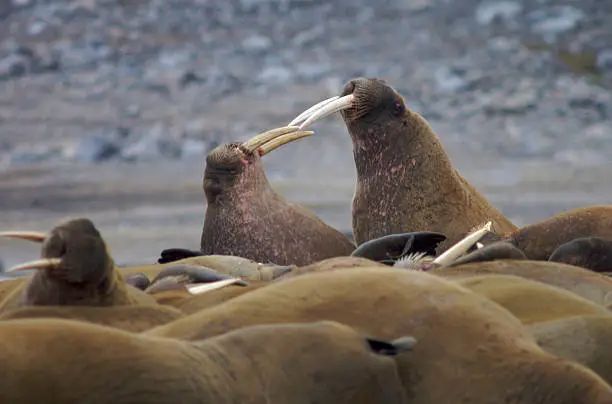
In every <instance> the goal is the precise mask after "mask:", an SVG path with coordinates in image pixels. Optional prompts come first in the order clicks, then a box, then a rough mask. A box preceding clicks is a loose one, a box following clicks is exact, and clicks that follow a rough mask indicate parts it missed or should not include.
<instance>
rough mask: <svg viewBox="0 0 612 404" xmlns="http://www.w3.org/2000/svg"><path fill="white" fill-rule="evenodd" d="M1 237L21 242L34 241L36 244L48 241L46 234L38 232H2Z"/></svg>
mask: <svg viewBox="0 0 612 404" xmlns="http://www.w3.org/2000/svg"><path fill="white" fill-rule="evenodd" d="M0 237H9V238H18V239H21V240H27V241H33V242H35V243H42V242H43V241H45V240H46V239H47V235H46V234H45V233H40V232H38V231H2V232H0Z"/></svg>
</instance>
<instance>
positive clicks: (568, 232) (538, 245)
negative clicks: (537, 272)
mask: <svg viewBox="0 0 612 404" xmlns="http://www.w3.org/2000/svg"><path fill="white" fill-rule="evenodd" d="M580 237H612V205H595V206H587V207H583V208H578V209H572V210H568V211H567V212H563V213H559V214H557V215H554V216H552V217H550V218H548V219H545V220H541V221H539V222H536V223H533V224H529V225H527V226H523V227H521V228H520V229H516V230H514V231H510V232H508V233H506V234H503V235H502V236H501V238H502V240H504V241H507V242H510V243H512V244H514V245H515V246H516V247H518V248H519V249H520V250H522V251H523V252H524V253H525V255H526V256H527V258H529V259H532V260H542V261H546V260H547V259H548V258H549V257H550V255H551V254H552V253H553V252H554V251H555V249H557V247H559V246H561V245H562V244H565V243H568V242H570V241H572V240H574V239H576V238H580Z"/></svg>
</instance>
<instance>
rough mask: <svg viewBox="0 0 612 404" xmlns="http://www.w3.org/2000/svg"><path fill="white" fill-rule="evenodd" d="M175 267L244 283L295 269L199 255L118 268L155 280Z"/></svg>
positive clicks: (240, 258) (215, 255) (125, 273)
mask: <svg viewBox="0 0 612 404" xmlns="http://www.w3.org/2000/svg"><path fill="white" fill-rule="evenodd" d="M177 265H195V266H199V267H203V268H204V269H205V270H213V271H215V272H217V273H219V274H223V275H228V276H231V277H238V278H242V279H243V280H245V281H264V282H267V281H271V280H273V279H276V278H278V277H279V276H281V275H283V274H285V273H287V272H290V271H291V270H292V269H294V268H296V266H295V265H276V264H271V263H261V262H256V261H253V260H250V259H248V258H243V257H237V256H234V255H217V254H213V255H201V256H193V257H190V258H185V259H181V260H178V261H172V262H169V263H165V264H150V265H136V266H126V267H121V268H119V272H121V273H122V274H123V276H130V275H133V274H135V273H144V274H145V275H147V276H148V277H149V279H151V280H153V279H155V278H156V277H157V276H158V275H159V274H160V273H163V271H164V270H166V269H167V268H172V267H176V266H177Z"/></svg>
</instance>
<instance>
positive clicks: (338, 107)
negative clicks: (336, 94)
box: [299, 94, 355, 129]
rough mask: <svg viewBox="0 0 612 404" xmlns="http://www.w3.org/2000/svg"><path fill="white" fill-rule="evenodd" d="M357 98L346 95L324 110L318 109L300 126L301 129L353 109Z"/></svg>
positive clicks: (329, 104)
mask: <svg viewBox="0 0 612 404" xmlns="http://www.w3.org/2000/svg"><path fill="white" fill-rule="evenodd" d="M354 98H355V96H354V95H353V94H349V95H345V96H344V97H341V98H338V99H336V100H334V101H332V102H330V103H328V104H327V105H325V106H323V108H319V109H317V110H316V111H315V112H314V113H312V114H311V115H310V116H309V117H308V119H306V120H305V121H304V122H303V123H302V124H301V125H300V126H299V128H300V129H304V128H306V127H307V126H308V125H312V124H313V123H315V122H316V121H318V120H320V119H323V118H325V117H326V116H329V115H331V114H334V113H336V112H338V111H342V110H344V109H349V108H352V107H353V100H354Z"/></svg>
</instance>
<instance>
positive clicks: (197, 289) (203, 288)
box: [187, 278, 242, 295]
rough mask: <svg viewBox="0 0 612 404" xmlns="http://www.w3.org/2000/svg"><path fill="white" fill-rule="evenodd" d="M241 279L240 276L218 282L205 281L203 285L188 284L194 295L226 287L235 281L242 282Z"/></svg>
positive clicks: (188, 288)
mask: <svg viewBox="0 0 612 404" xmlns="http://www.w3.org/2000/svg"><path fill="white" fill-rule="evenodd" d="M241 280H242V279H240V278H231V279H224V280H222V281H217V282H211V283H205V284H203V285H196V286H191V285H188V286H187V290H188V291H189V293H191V294H193V295H199V294H201V293H206V292H212V291H213V290H217V289H221V288H224V287H226V286H228V285H233V284H234V283H236V282H240V281H241Z"/></svg>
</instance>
